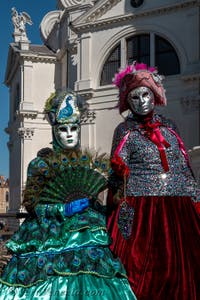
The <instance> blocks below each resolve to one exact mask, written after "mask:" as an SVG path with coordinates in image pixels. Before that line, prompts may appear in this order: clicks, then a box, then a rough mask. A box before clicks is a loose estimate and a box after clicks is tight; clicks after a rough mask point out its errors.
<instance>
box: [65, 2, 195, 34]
mask: <svg viewBox="0 0 200 300" xmlns="http://www.w3.org/2000/svg"><path fill="white" fill-rule="evenodd" d="M160 2H161V1H160ZM120 3H121V6H120ZM124 4H125V1H123V0H103V1H101V0H100V1H97V2H96V3H95V5H94V6H93V7H92V8H90V9H89V10H87V12H85V13H83V14H82V15H81V16H80V17H78V18H77V19H75V20H74V21H73V22H72V23H71V27H72V28H73V30H74V31H76V32H80V31H87V30H89V29H92V28H96V29H97V28H98V27H101V26H105V25H110V24H114V23H115V24H116V23H117V24H122V23H123V22H127V21H131V20H134V19H137V18H142V17H148V16H155V15H162V14H166V13H171V12H174V11H177V10H180V9H187V8H190V7H194V6H199V5H200V0H183V1H174V3H169V2H168V1H167V2H163V3H160V5H157V6H154V7H153V6H148V5H146V6H143V7H142V9H139V10H132V11H131V10H129V9H128V10H124V9H120V10H118V11H117V14H116V10H115V14H113V13H112V10H113V9H115V8H116V5H118V6H119V8H122V7H123V5H124Z"/></svg>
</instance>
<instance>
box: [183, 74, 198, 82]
mask: <svg viewBox="0 0 200 300" xmlns="http://www.w3.org/2000/svg"><path fill="white" fill-rule="evenodd" d="M182 79H183V80H184V81H196V80H199V79H200V73H195V74H188V75H184V76H182Z"/></svg>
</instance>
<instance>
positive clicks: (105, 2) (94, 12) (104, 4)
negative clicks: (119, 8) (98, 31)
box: [72, 0, 122, 27]
mask: <svg viewBox="0 0 200 300" xmlns="http://www.w3.org/2000/svg"><path fill="white" fill-rule="evenodd" d="M121 1H122V0H102V1H97V2H96V4H95V5H94V6H93V7H92V8H90V9H89V10H88V11H87V12H86V13H84V14H82V15H81V16H80V17H78V18H77V19H76V20H74V21H73V24H72V25H73V27H76V26H78V27H79V25H81V24H87V23H91V22H94V21H96V20H98V19H100V18H101V17H103V15H105V14H106V13H107V12H108V11H110V10H111V9H112V8H113V7H114V6H116V5H117V4H118V3H119V2H121Z"/></svg>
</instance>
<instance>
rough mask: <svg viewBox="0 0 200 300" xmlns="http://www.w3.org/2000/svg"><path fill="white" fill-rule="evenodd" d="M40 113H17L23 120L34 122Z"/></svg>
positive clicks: (23, 111)
mask: <svg viewBox="0 0 200 300" xmlns="http://www.w3.org/2000/svg"><path fill="white" fill-rule="evenodd" d="M37 115H38V111H37V110H32V111H31V110H18V111H17V112H16V116H17V117H19V118H20V119H21V120H24V119H25V118H26V119H31V120H34V119H36V118H37Z"/></svg>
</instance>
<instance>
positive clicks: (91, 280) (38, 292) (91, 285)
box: [0, 275, 136, 300]
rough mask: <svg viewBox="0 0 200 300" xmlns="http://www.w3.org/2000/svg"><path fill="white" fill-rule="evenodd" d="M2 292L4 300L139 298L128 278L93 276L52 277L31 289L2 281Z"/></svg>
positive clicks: (133, 299) (127, 299)
mask: <svg viewBox="0 0 200 300" xmlns="http://www.w3.org/2000/svg"><path fill="white" fill-rule="evenodd" d="M0 291H1V292H0V300H16V299H20V300H38V299H40V300H66V299H67V300H75V299H76V300H92V299H95V300H102V299H124V300H136V297H135V296H134V294H133V292H132V290H131V288H130V286H129V284H128V281H127V280H126V279H124V278H117V277H116V278H112V279H105V278H98V277H96V276H93V275H78V276H70V277H59V276H58V277H51V278H49V279H48V280H47V281H45V282H41V283H39V284H37V285H35V286H32V287H30V288H23V287H17V288H14V287H12V286H11V287H9V286H6V285H3V284H0Z"/></svg>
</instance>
